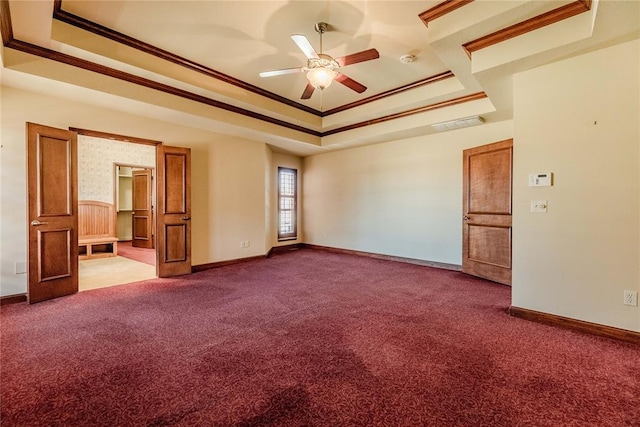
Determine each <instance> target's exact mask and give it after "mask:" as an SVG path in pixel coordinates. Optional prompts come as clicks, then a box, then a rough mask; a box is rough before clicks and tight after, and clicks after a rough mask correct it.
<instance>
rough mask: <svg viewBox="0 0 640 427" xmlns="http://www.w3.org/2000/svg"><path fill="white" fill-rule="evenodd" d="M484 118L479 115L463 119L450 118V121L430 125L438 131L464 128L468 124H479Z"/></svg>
mask: <svg viewBox="0 0 640 427" xmlns="http://www.w3.org/2000/svg"><path fill="white" fill-rule="evenodd" d="M482 123H484V119H483V118H482V117H480V116H472V117H465V118H463V119H456V120H451V121H450V122H441V123H434V124H432V125H431V126H432V127H433V128H434V129H435V130H437V131H438V132H443V131H446V130H453V129H460V128H466V127H469V126H475V125H481V124H482Z"/></svg>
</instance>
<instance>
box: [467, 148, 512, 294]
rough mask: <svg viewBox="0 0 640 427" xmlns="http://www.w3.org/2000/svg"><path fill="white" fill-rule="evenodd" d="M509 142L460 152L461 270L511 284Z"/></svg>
mask: <svg viewBox="0 0 640 427" xmlns="http://www.w3.org/2000/svg"><path fill="white" fill-rule="evenodd" d="M512 163H513V140H511V139H510V140H506V141H501V142H496V143H494V144H489V145H484V146H482V147H476V148H470V149H468V150H464V152H463V212H462V215H463V229H462V239H463V240H462V252H463V253H462V271H464V272H465V273H468V274H472V275H474V276H480V277H484V278H486V279H489V280H493V281H494V282H498V283H503V284H505V285H511V215H512V203H511V199H512V195H511V190H512V176H511V173H512Z"/></svg>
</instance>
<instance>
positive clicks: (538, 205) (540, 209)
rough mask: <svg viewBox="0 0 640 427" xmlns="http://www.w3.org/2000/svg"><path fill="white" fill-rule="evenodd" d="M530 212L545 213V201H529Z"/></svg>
mask: <svg viewBox="0 0 640 427" xmlns="http://www.w3.org/2000/svg"><path fill="white" fill-rule="evenodd" d="M531 212H535V213H546V212H547V201H546V200H532V201H531Z"/></svg>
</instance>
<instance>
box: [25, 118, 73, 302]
mask: <svg viewBox="0 0 640 427" xmlns="http://www.w3.org/2000/svg"><path fill="white" fill-rule="evenodd" d="M77 149H78V144H77V134H76V133H75V132H72V131H67V130H62V129H55V128H51V127H47V126H42V125H37V124H33V123H27V175H28V177H27V181H28V196H27V197H28V218H27V220H28V225H27V227H28V230H29V231H28V235H29V245H28V246H29V247H28V264H29V269H28V270H29V274H28V286H27V297H28V299H29V302H30V303H35V302H40V301H45V300H48V299H52V298H57V297H60V296H63V295H69V294H73V293H76V292H78V211H77V205H78V184H77V183H78V178H77V152H78V151H77Z"/></svg>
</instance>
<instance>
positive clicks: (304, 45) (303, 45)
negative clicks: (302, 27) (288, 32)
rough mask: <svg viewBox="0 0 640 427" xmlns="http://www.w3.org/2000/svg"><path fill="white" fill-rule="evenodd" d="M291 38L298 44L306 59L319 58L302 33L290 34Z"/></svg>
mask: <svg viewBox="0 0 640 427" xmlns="http://www.w3.org/2000/svg"><path fill="white" fill-rule="evenodd" d="M291 40H293V41H294V42H295V44H297V45H298V47H299V48H300V50H301V51H302V53H304V54H305V56H306V57H307V58H308V59H311V58H319V56H318V53H317V52H316V50H315V49H314V48H313V46H311V43H309V39H307V38H306V37H305V36H303V35H302V34H294V35H292V36H291Z"/></svg>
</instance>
